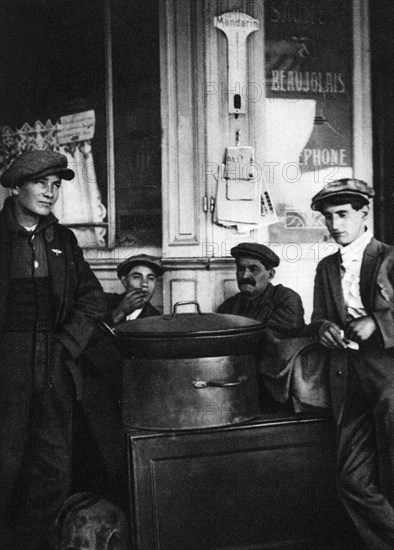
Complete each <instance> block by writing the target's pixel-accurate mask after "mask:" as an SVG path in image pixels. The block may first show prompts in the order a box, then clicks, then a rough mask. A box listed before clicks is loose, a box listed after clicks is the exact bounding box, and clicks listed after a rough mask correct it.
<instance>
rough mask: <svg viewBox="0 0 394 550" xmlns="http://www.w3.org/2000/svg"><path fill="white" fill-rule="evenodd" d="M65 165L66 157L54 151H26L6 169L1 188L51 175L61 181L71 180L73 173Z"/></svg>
mask: <svg viewBox="0 0 394 550" xmlns="http://www.w3.org/2000/svg"><path fill="white" fill-rule="evenodd" d="M67 164H68V161H67V157H66V156H65V155H61V154H60V153H56V152H55V151H26V152H25V153H21V154H20V155H19V156H17V157H16V159H15V160H14V161H13V163H12V164H11V166H9V167H8V168H7V170H6V171H5V172H4V173H3V175H2V176H1V177H0V183H1V185H2V186H3V187H13V186H14V185H21V184H23V183H26V182H28V181H35V180H38V179H40V178H44V177H45V176H51V175H53V174H57V175H58V176H59V178H61V179H63V180H72V179H73V177H74V176H75V173H74V171H73V170H71V169H70V168H67Z"/></svg>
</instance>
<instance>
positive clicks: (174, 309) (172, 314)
mask: <svg viewBox="0 0 394 550" xmlns="http://www.w3.org/2000/svg"><path fill="white" fill-rule="evenodd" d="M191 304H194V305H195V306H196V308H197V313H198V314H199V315H204V314H203V313H201V309H200V304H199V303H198V302H176V304H174V307H173V308H172V313H171V315H165V317H164V319H171V318H172V317H175V315H176V310H177V307H178V306H186V305H191Z"/></svg>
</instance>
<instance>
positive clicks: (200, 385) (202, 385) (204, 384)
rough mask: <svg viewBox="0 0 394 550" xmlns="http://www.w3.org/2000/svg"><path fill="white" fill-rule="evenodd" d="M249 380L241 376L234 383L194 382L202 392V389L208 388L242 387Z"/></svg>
mask: <svg viewBox="0 0 394 550" xmlns="http://www.w3.org/2000/svg"><path fill="white" fill-rule="evenodd" d="M247 379H248V377H247V376H239V377H238V379H237V380H233V381H232V382H220V381H217V382H212V381H211V382H206V381H205V380H193V386H194V387H195V388H196V389H197V390H200V389H201V388H207V387H215V388H232V387H234V386H240V385H241V384H243V383H244V382H246V381H247Z"/></svg>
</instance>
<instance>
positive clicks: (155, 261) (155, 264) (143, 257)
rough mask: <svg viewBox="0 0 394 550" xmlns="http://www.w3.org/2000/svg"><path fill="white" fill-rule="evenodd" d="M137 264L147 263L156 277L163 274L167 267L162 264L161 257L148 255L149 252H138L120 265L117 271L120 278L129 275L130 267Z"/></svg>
mask: <svg viewBox="0 0 394 550" xmlns="http://www.w3.org/2000/svg"><path fill="white" fill-rule="evenodd" d="M136 265H146V266H147V267H150V268H151V269H152V271H154V273H155V275H156V277H160V275H163V273H164V271H165V269H164V268H163V266H162V265H161V261H160V258H155V257H154V256H148V255H147V254H138V255H137V256H130V258H126V259H125V260H124V261H123V262H122V263H120V264H119V265H118V267H117V268H116V271H117V273H118V277H119V279H120V278H121V277H124V276H125V275H128V273H129V272H130V269H132V268H133V267H134V266H136Z"/></svg>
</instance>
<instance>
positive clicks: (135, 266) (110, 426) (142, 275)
mask: <svg viewBox="0 0 394 550" xmlns="http://www.w3.org/2000/svg"><path fill="white" fill-rule="evenodd" d="M163 271H164V270H163V268H162V266H161V264H160V261H159V260H158V259H156V258H153V257H151V256H146V255H145V254H140V255H138V256H132V257H130V258H127V259H126V260H125V261H123V262H122V263H121V264H119V266H118V268H117V274H118V277H119V279H120V280H121V282H122V284H123V286H124V288H125V292H124V293H122V294H118V293H106V294H105V296H106V299H107V313H106V315H105V317H104V321H105V323H106V324H107V325H109V326H110V327H115V326H116V325H118V324H120V323H123V322H125V321H127V320H130V319H136V318H137V317H138V318H142V317H151V316H154V315H159V314H160V312H159V311H158V310H157V309H156V308H154V307H153V306H152V305H151V304H150V300H151V299H152V298H153V295H154V293H155V290H156V286H157V279H158V277H159V276H161V275H162V273H163ZM81 363H82V369H83V372H84V375H85V378H84V386H83V388H82V410H81V411H80V422H79V425H80V426H82V427H83V429H80V431H79V433H78V434H76V437H77V438H83V440H86V439H87V438H89V439H90V440H91V445H90V449H91V452H90V456H86V454H85V455H83V456H82V455H81V456H76V457H75V464H74V465H75V473H76V479H75V483H74V484H75V487H74V490H75V491H81V490H90V491H93V492H95V493H99V494H100V495H101V496H104V497H105V498H108V499H110V500H112V501H114V502H117V503H118V504H121V505H122V504H124V501H125V499H126V494H125V492H126V491H127V482H126V481H125V479H124V477H125V476H126V464H125V441H124V429H123V422H122V410H121V406H120V403H121V399H122V373H123V368H124V360H123V357H122V355H121V353H120V352H119V351H118V349H117V347H116V343H115V342H114V341H113V339H110V338H109V337H107V336H106V335H105V334H104V333H103V332H102V331H101V330H99V329H97V331H96V334H95V335H94V336H93V338H92V339H91V341H90V343H89V346H88V348H87V350H86V352H85V353H84V355H83V356H82V358H81ZM100 489H101V491H100ZM119 497H120V498H119ZM122 500H123V502H122Z"/></svg>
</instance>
